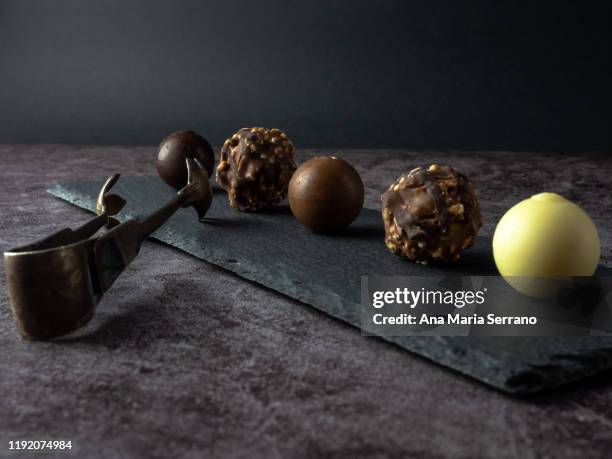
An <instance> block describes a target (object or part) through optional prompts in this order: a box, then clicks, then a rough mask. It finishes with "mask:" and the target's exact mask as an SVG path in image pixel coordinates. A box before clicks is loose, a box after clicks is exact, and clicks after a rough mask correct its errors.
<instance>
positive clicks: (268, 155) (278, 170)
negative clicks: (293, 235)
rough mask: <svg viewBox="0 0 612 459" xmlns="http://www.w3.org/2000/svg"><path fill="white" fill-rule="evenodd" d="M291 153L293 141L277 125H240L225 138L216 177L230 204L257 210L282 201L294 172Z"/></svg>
mask: <svg viewBox="0 0 612 459" xmlns="http://www.w3.org/2000/svg"><path fill="white" fill-rule="evenodd" d="M293 153H294V149H293V145H292V144H291V142H290V141H289V139H288V138H287V136H286V135H285V133H283V132H282V131H280V130H279V129H266V128H263V127H253V128H243V129H240V130H239V131H238V132H236V133H235V134H234V135H233V136H232V137H230V138H229V139H227V140H226V141H225V143H224V144H223V148H222V149H221V156H220V158H219V165H218V166H217V176H216V177H217V183H218V184H219V185H220V186H221V187H223V188H224V189H225V190H226V191H227V193H228V195H229V201H230V206H232V207H233V208H235V209H238V210H240V211H243V212H256V211H259V210H263V209H267V208H269V207H272V206H274V205H277V204H280V203H281V202H283V200H284V199H285V198H286V197H287V188H288V186H289V181H290V180H291V176H292V175H293V173H294V172H295V163H294V162H293Z"/></svg>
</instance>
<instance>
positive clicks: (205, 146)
mask: <svg viewBox="0 0 612 459" xmlns="http://www.w3.org/2000/svg"><path fill="white" fill-rule="evenodd" d="M186 158H193V159H197V160H198V162H199V163H200V164H201V165H202V166H204V168H205V169H206V171H207V172H208V176H209V177H210V176H211V174H212V173H213V169H214V167H215V154H214V153H213V150H212V147H211V146H210V144H209V143H208V142H207V141H206V139H205V138H204V137H202V136H201V135H198V134H196V133H195V132H193V131H178V132H174V133H172V134H170V135H169V136H168V137H166V138H165V139H164V140H162V142H161V143H160V144H159V148H158V149H157V161H156V166H157V173H158V174H159V176H160V177H161V178H162V180H163V181H164V182H166V183H167V184H168V185H170V186H171V187H174V188H176V189H180V188H183V187H184V186H185V185H186V184H187V166H186V165H185V159H186Z"/></svg>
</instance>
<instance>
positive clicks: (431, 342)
mask: <svg viewBox="0 0 612 459" xmlns="http://www.w3.org/2000/svg"><path fill="white" fill-rule="evenodd" d="M103 183H104V181H103V180H102V181H72V182H62V183H60V184H58V185H55V186H54V187H52V188H51V189H50V190H49V191H50V192H51V194H53V195H55V196H58V197H61V198H62V199H65V200H67V201H69V202H72V203H74V204H77V205H79V206H80V207H84V208H86V209H88V210H91V211H95V207H96V196H97V193H98V191H99V189H100V187H101V186H102V184H103ZM113 191H114V192H116V193H118V194H119V195H120V196H122V197H123V198H124V199H126V200H127V202H128V206H127V208H126V209H124V212H123V213H122V214H120V216H119V218H120V219H121V220H123V219H126V218H135V217H136V216H137V214H141V215H148V214H150V213H151V212H153V211H155V209H157V208H158V207H159V206H160V205H161V203H163V202H166V201H167V200H169V199H170V198H171V197H172V195H173V191H172V190H170V189H169V188H168V187H167V186H165V185H164V184H163V183H162V182H161V180H159V178H158V177H124V178H123V179H122V180H120V182H119V183H118V184H117V185H116V186H115V188H114V189H113ZM130 210H131V212H130ZM206 217H207V218H206V220H205V221H204V222H202V223H197V221H196V215H195V212H194V211H193V210H192V209H181V210H179V211H178V212H177V213H176V214H175V215H174V216H173V217H172V218H171V219H170V220H169V221H168V222H167V223H166V224H165V225H164V226H163V227H162V228H161V229H159V230H158V231H157V232H156V233H155V234H154V237H155V239H158V240H160V241H162V242H165V243H167V244H169V245H172V246H173V247H177V248H180V249H182V250H184V251H185V252H187V253H189V254H191V255H195V256H196V257H198V258H201V259H203V260H206V261H208V262H211V263H214V264H216V265H218V266H221V267H223V268H225V269H228V270H230V271H232V272H235V273H237V274H239V275H241V276H242V277H245V278H246V279H249V280H252V281H255V282H257V283H260V284H262V285H264V286H266V287H269V288H271V289H273V290H276V291H278V292H280V293H284V294H285V295H288V296H290V297H291V298H294V299H296V300H300V301H303V302H305V303H307V304H310V305H312V306H314V307H316V308H317V309H319V310H321V311H324V312H326V313H328V314H330V315H332V316H334V317H337V318H339V319H341V320H343V321H345V322H347V323H349V324H351V325H354V326H359V323H360V317H361V300H360V293H361V287H360V286H361V277H362V276H367V275H387V276H402V275H404V276H420V275H443V274H447V273H455V274H460V275H471V274H474V275H495V274H496V273H497V270H496V268H495V264H494V262H493V255H492V253H491V240H490V239H488V238H483V237H478V238H477V239H476V243H475V245H474V247H473V248H471V249H469V250H466V251H464V252H463V255H462V257H461V259H460V260H459V261H458V262H457V263H437V264H434V263H430V264H429V265H427V266H421V265H417V264H416V263H411V262H408V261H407V260H405V259H402V258H400V257H397V256H393V255H391V254H390V253H389V252H388V250H387V248H386V247H385V245H384V229H383V223H382V220H381V216H380V213H379V212H376V211H374V210H370V209H364V210H363V211H362V212H361V214H360V215H359V217H358V218H357V219H356V220H355V221H354V222H353V224H352V225H351V226H350V227H349V228H347V229H345V230H344V231H343V232H341V233H339V234H336V235H324V234H314V233H312V232H311V231H309V230H307V229H305V228H304V227H302V226H301V225H300V224H299V223H298V222H297V221H296V220H295V218H293V216H292V215H291V212H290V210H289V209H288V208H287V206H281V207H279V208H277V209H274V210H273V211H269V212H267V213H258V214H248V213H243V212H237V211H236V210H234V209H232V208H231V207H230V206H229V204H228V200H227V195H226V193H225V192H224V191H223V190H221V189H218V188H217V189H215V199H214V200H213V205H212V207H211V208H210V210H209V211H208V213H207V215H206ZM604 270H605V268H604ZM385 339H387V340H389V341H391V342H394V343H396V344H398V345H400V346H402V347H403V348H405V349H408V350H410V351H413V352H417V353H418V354H420V355H422V356H424V357H427V358H429V359H431V360H433V361H435V362H436V363H440V364H442V365H446V366H449V367H451V368H453V369H455V370H458V371H460V372H462V373H464V374H467V375H470V376H473V377H475V378H477V379H479V380H481V381H483V382H486V383H488V384H491V385H492V386H495V387H497V388H499V389H502V390H505V391H508V392H517V393H531V392H535V391H539V390H542V389H545V388H550V387H555V386H559V385H561V384H563V383H566V382H570V381H573V380H576V379H578V378H581V377H584V376H590V375H592V374H594V373H596V372H598V371H601V370H604V369H607V368H608V367H610V366H612V337H587V338H582V339H580V338H577V337H568V338H557V339H551V338H550V337H544V338H526V337H505V338H500V337H494V338H477V337H469V338H468V337H433V336H432V337H388V338H385Z"/></svg>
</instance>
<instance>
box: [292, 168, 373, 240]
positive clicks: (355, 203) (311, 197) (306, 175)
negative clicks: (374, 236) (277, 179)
mask: <svg viewBox="0 0 612 459" xmlns="http://www.w3.org/2000/svg"><path fill="white" fill-rule="evenodd" d="M289 206H290V207H291V211H292V212H293V215H295V218H297V219H298V221H299V222H300V223H301V224H302V225H304V226H306V227H308V228H310V229H311V230H313V231H317V232H331V231H337V230H339V229H342V228H344V227H346V226H348V225H350V224H351V223H352V222H353V220H355V218H357V215H359V212H361V209H362V208H363V182H362V181H361V177H360V176H359V174H358V173H357V171H356V170H355V168H354V167H353V166H351V165H350V164H349V163H347V162H346V161H344V160H343V159H340V158H336V157H334V156H331V157H329V156H319V157H316V158H312V159H311V160H309V161H306V162H305V163H304V164H302V165H301V166H300V167H299V168H298V170H297V171H295V174H293V177H292V178H291V182H289Z"/></svg>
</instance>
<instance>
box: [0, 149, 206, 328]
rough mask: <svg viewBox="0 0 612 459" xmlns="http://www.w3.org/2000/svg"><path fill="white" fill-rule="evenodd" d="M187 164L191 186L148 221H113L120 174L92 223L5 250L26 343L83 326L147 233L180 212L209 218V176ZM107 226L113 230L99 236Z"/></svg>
mask: <svg viewBox="0 0 612 459" xmlns="http://www.w3.org/2000/svg"><path fill="white" fill-rule="evenodd" d="M186 165H187V171H188V179H187V185H185V187H183V188H182V189H180V190H179V191H178V192H177V193H176V195H175V196H174V197H173V198H172V199H171V200H170V201H168V202H167V203H166V204H165V205H164V206H162V207H160V208H159V209H158V210H157V211H155V212H153V213H152V214H150V215H149V216H147V217H144V218H142V219H138V220H135V219H130V220H127V221H125V222H123V223H119V221H118V220H116V218H115V217H114V216H115V215H116V214H118V213H119V212H120V211H121V209H122V208H123V207H124V206H125V204H126V201H125V200H124V199H123V198H122V197H121V196H119V195H117V194H110V193H109V191H110V189H111V188H112V187H113V185H114V184H115V183H116V182H117V180H118V179H119V174H115V175H113V176H111V177H109V178H108V180H106V182H105V183H104V185H103V186H102V188H101V190H100V193H99V195H98V199H97V202H96V214H97V216H96V217H95V218H93V219H91V220H90V221H88V222H87V223H85V224H84V225H82V226H80V227H79V228H77V229H74V230H73V229H70V228H66V229H63V230H60V231H58V232H56V233H54V234H52V235H50V236H48V237H46V238H44V239H41V240H39V241H36V242H33V243H31V244H28V245H23V246H21V247H16V248H14V249H11V250H9V251H7V252H4V265H5V270H6V280H7V286H8V295H9V299H10V302H11V309H12V312H13V317H14V318H15V322H16V323H17V328H18V330H19V332H20V334H21V335H22V336H23V337H24V338H27V339H34V340H37V339H49V338H53V337H56V336H60V335H63V334H66V333H69V332H71V331H74V330H76V329H78V328H80V327H82V326H83V325H85V324H86V323H87V322H89V321H90V320H91V318H92V317H93V315H94V312H95V309H96V305H97V304H98V303H99V302H100V300H101V299H102V296H103V295H104V292H106V291H107V290H108V289H109V288H110V287H111V286H112V285H113V283H114V282H115V280H116V279H117V278H118V277H119V275H120V274H121V273H122V272H123V270H124V269H125V268H126V267H127V265H129V264H130V262H131V261H132V260H133V259H134V258H135V257H136V255H138V252H139V250H140V246H141V244H142V242H143V241H144V240H145V239H146V238H147V237H148V236H149V235H151V234H152V233H153V232H154V231H155V230H156V229H158V228H159V227H160V226H162V225H163V224H164V223H165V222H166V221H167V220H168V219H169V218H170V217H171V216H172V215H173V214H174V213H175V212H176V211H177V210H178V209H179V208H181V207H193V208H194V209H195V210H196V212H197V214H198V219H199V220H201V219H202V218H203V217H204V215H205V214H206V212H207V211H208V209H209V208H210V205H211V203H212V188H211V185H210V181H209V180H208V173H207V172H206V169H205V168H204V167H202V165H201V164H200V163H199V162H198V161H197V160H195V159H191V158H187V160H186ZM102 227H106V228H107V229H108V231H106V232H104V233H102V234H99V235H96V233H97V232H98V230H100V229H101V228H102Z"/></svg>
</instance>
